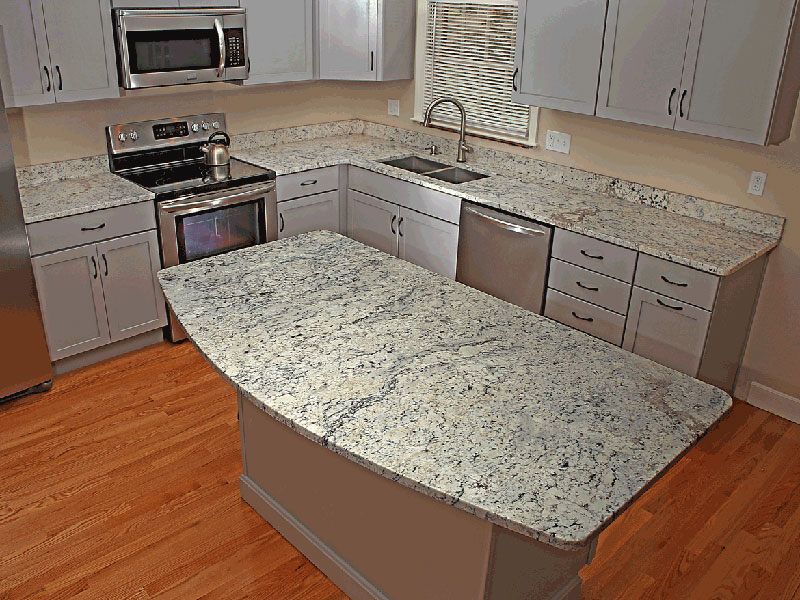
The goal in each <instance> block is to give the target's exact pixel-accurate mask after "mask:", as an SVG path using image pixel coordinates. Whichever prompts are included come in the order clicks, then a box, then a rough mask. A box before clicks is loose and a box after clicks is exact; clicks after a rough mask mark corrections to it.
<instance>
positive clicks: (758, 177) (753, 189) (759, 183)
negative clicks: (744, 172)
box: [747, 171, 767, 196]
mask: <svg viewBox="0 0 800 600" xmlns="http://www.w3.org/2000/svg"><path fill="white" fill-rule="evenodd" d="M766 185H767V174H766V173H761V172H760V171H753V173H752V174H751V175H750V188H749V189H748V190H747V193H748V194H751V195H753V196H763V195H764V187H765V186H766Z"/></svg>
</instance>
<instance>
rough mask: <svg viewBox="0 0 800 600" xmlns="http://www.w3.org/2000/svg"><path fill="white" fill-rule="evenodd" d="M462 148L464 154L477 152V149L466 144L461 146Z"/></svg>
mask: <svg viewBox="0 0 800 600" xmlns="http://www.w3.org/2000/svg"><path fill="white" fill-rule="evenodd" d="M461 147H462V148H463V149H464V152H474V151H475V149H474V148H473V147H472V146H470V145H469V144H467V143H466V142H464V143H463V144H462V145H461Z"/></svg>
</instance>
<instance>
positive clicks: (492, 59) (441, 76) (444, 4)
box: [414, 0, 538, 146]
mask: <svg viewBox="0 0 800 600" xmlns="http://www.w3.org/2000/svg"><path fill="white" fill-rule="evenodd" d="M418 4H419V7H418V23H417V71H416V72H417V75H416V97H415V111H414V113H415V114H414V118H415V120H418V121H422V119H423V117H424V113H425V107H426V106H428V104H429V103H430V102H431V101H432V100H435V99H436V98H440V97H442V96H452V97H454V98H457V99H458V100H460V101H461V102H462V103H463V104H464V106H465V108H466V110H467V130H468V131H469V132H470V133H473V134H478V135H482V136H485V137H489V138H494V139H500V140H506V141H515V142H521V143H524V144H526V145H530V146H534V145H535V141H536V122H537V116H538V115H537V110H536V109H532V108H531V107H529V106H524V105H522V104H517V103H515V102H513V101H512V100H511V80H512V77H513V75H514V52H515V46H516V30H517V2H516V0H419V2H418ZM460 121H461V118H460V116H459V113H458V111H457V110H456V109H455V107H453V106H452V105H450V104H443V105H440V106H439V107H437V108H436V111H435V112H434V114H433V123H434V124H435V125H440V126H442V127H445V128H447V129H456V128H457V127H458V125H459V124H460Z"/></svg>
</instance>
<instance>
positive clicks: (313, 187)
mask: <svg viewBox="0 0 800 600" xmlns="http://www.w3.org/2000/svg"><path fill="white" fill-rule="evenodd" d="M276 187H277V192H278V202H281V201H282V200H289V199H291V198H300V197H301V196H310V195H311V194H319V193H322V192H330V191H333V190H338V189H339V167H326V168H324V169H314V170H312V171H303V172H302V173H292V174H291V175H281V176H280V177H278V179H277V181H276Z"/></svg>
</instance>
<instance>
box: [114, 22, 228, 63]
mask: <svg viewBox="0 0 800 600" xmlns="http://www.w3.org/2000/svg"><path fill="white" fill-rule="evenodd" d="M128 49H129V52H130V69H131V73H133V74H141V73H154V72H160V71H185V70H200V69H211V68H216V67H218V66H219V40H218V39H217V33H216V32H215V31H214V30H213V29H185V30H180V31H130V32H128Z"/></svg>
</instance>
